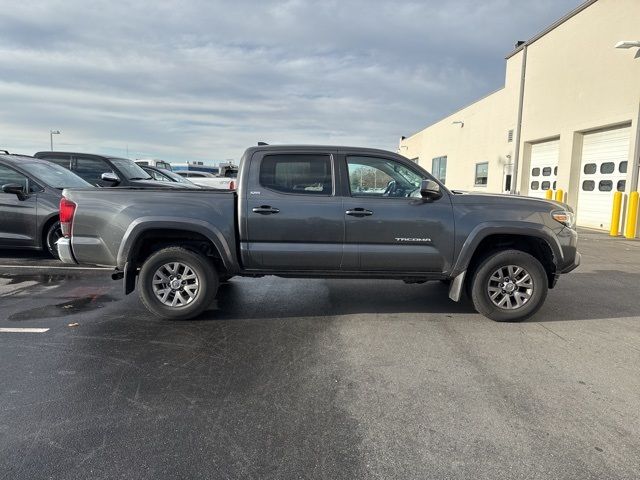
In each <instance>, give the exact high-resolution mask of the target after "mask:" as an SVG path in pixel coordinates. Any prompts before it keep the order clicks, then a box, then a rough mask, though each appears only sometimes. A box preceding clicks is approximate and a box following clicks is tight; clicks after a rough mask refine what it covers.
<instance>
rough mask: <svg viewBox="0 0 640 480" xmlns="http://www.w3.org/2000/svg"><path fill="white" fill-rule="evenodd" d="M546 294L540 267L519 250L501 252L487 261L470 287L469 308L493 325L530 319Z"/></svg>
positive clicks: (544, 279) (540, 265)
mask: <svg viewBox="0 0 640 480" xmlns="http://www.w3.org/2000/svg"><path fill="white" fill-rule="evenodd" d="M547 291H548V280H547V275H546V272H545V270H544V267H543V266H542V264H541V263H540V262H539V261H538V260H537V259H536V258H535V257H533V256H531V255H529V254H528V253H525V252H522V251H520V250H504V251H502V252H497V253H494V254H493V255H491V256H489V257H487V258H486V259H485V260H484V261H483V262H482V263H481V264H480V266H479V267H478V269H477V270H476V271H475V274H474V275H473V278H472V283H471V299H472V301H473V306H474V307H475V309H476V310H477V311H478V312H479V313H481V314H482V315H484V316H485V317H488V318H490V319H491V320H495V321H497V322H514V321H518V320H524V319H526V318H528V317H530V316H531V315H533V314H534V313H536V312H537V311H538V310H539V309H540V307H542V304H543V303H544V300H545V298H546V297H547Z"/></svg>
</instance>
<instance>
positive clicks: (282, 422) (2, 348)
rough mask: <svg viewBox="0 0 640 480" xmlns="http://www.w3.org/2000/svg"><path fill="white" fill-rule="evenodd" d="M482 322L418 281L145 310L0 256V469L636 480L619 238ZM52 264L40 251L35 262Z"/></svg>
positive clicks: (639, 281)
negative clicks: (528, 304) (544, 292)
mask: <svg viewBox="0 0 640 480" xmlns="http://www.w3.org/2000/svg"><path fill="white" fill-rule="evenodd" d="M580 250H581V252H582V255H583V257H582V259H583V264H582V266H581V267H580V268H579V269H578V270H576V271H575V272H573V273H572V274H570V275H567V276H565V277H563V278H561V280H560V282H559V285H558V287H557V288H556V289H554V290H552V291H550V294H549V297H548V299H547V303H546V304H545V306H544V307H543V308H542V310H541V311H540V312H539V313H538V314H537V315H536V316H535V317H534V318H533V319H531V320H529V321H526V322H524V323H516V324H499V323H494V322H492V321H490V320H487V319H485V318H483V317H481V316H480V315H478V314H476V313H474V312H473V311H472V310H471V308H470V307H469V306H468V305H465V304H462V305H460V304H455V303H453V302H450V301H449V300H448V299H447V292H446V287H445V286H444V285H441V284H440V283H438V282H435V283H429V284H424V285H405V284H403V283H401V282H395V281H356V280H297V279H279V278H273V277H269V278H264V279H243V278H240V279H233V280H232V281H231V282H230V283H228V284H226V285H223V286H222V287H221V289H220V294H219V300H218V301H217V304H216V305H215V309H214V310H211V311H209V312H207V313H206V314H205V315H204V316H202V317H201V318H200V319H198V320H195V321H187V322H175V321H166V320H160V319H157V318H154V317H152V316H151V315H150V314H149V313H147V311H146V310H145V309H144V308H143V307H142V305H141V304H140V302H139V301H138V299H137V296H135V295H131V296H128V297H124V296H123V294H122V293H121V285H120V282H113V281H112V280H111V279H110V277H109V275H110V272H109V271H107V270H90V269H69V268H61V264H59V263H57V262H54V261H52V260H46V259H44V258H42V257H35V258H34V257H30V256H27V255H25V254H20V255H16V254H15V253H12V252H0V257H1V258H0V272H1V273H0V328H8V329H12V328H40V329H48V330H47V331H45V332H43V333H12V332H7V331H5V332H2V333H0V355H1V361H0V379H1V382H0V384H1V385H2V388H1V389H0V478H7V479H39V478H56V479H59V478H94V479H97V478H105V479H106V478H109V479H113V478H136V479H146V478H149V479H151V478H153V479H157V478H260V479H262V478H345V479H355V478H380V479H390V478H397V479H413V478H487V479H501V478H504V479H513V478H540V479H542V478H544V479H547V478H580V479H587V478H594V479H596V478H598V479H601V478H629V479H632V478H638V477H640V456H639V455H638V452H639V451H640V300H639V297H640V242H637V241H626V240H622V239H609V238H608V237H606V236H604V235H602V234H597V233H590V232H585V233H583V234H582V237H581V242H580ZM51 267H53V268H51Z"/></svg>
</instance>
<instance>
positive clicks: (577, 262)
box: [560, 252, 582, 273]
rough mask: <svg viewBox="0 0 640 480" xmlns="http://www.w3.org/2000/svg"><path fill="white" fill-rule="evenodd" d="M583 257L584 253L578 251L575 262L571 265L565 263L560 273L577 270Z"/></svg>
mask: <svg viewBox="0 0 640 480" xmlns="http://www.w3.org/2000/svg"><path fill="white" fill-rule="evenodd" d="M581 259H582V255H580V252H576V254H575V257H574V258H573V262H571V263H569V265H565V266H564V267H563V268H562V270H561V271H560V273H569V272H570V271H572V270H575V269H576V268H578V266H579V265H580V260H581Z"/></svg>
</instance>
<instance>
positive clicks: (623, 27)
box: [508, 0, 640, 206]
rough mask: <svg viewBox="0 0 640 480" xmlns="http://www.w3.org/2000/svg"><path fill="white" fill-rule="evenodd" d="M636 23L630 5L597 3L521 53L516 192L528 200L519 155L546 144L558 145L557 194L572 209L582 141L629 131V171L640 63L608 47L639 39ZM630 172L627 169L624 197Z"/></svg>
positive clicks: (636, 8)
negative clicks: (622, 128)
mask: <svg viewBox="0 0 640 480" xmlns="http://www.w3.org/2000/svg"><path fill="white" fill-rule="evenodd" d="M638 19H640V1H638V0H599V1H597V2H595V3H594V4H592V5H590V6H589V7H588V8H586V9H585V10H583V11H582V12H580V13H578V14H577V15H576V16H574V17H572V18H571V19H570V20H568V21H567V22H565V23H563V24H562V25H560V26H558V27H557V28H555V29H554V30H552V31H551V32H549V33H548V34H546V35H545V36H543V37H542V38H540V39H538V40H537V41H536V42H534V43H533V44H531V45H530V46H529V47H528V48H527V74H526V80H525V96H524V108H523V115H522V143H521V149H522V150H521V151H522V152H524V154H523V155H522V157H521V158H522V162H521V168H520V171H521V173H522V175H520V176H519V179H520V182H519V186H520V191H521V192H523V193H528V185H529V183H528V166H529V160H530V157H529V153H530V148H527V147H528V146H529V145H530V144H531V143H533V142H536V141H540V140H542V139H546V138H550V137H557V136H559V137H560V158H559V162H558V188H561V189H563V190H564V191H566V192H567V193H568V195H567V200H568V202H569V203H570V204H571V205H572V206H575V205H576V204H577V196H578V188H577V187H578V182H579V178H580V161H581V156H580V153H581V144H582V135H583V134H584V133H586V132H588V131H592V130H597V129H601V128H607V127H611V126H615V125H620V124H631V125H632V128H631V131H632V139H631V144H632V148H630V151H629V165H633V164H634V162H633V160H634V156H635V157H636V159H637V150H636V149H635V148H633V146H634V142H635V140H636V137H637V123H638V115H639V108H640V59H634V58H633V50H619V49H614V48H613V46H614V45H615V44H616V43H617V42H618V41H620V40H636V39H639V38H638V37H640V28H639V27H638V25H639V24H638ZM508 61H510V59H509V60H508ZM636 163H637V162H636ZM632 171H633V169H632V168H629V169H628V175H629V179H628V180H627V191H628V190H629V189H630V188H631V187H632V182H631V175H632ZM636 188H637V187H636Z"/></svg>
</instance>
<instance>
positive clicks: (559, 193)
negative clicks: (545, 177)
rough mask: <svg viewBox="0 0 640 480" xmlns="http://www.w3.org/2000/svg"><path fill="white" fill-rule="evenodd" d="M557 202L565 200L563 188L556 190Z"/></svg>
mask: <svg viewBox="0 0 640 480" xmlns="http://www.w3.org/2000/svg"><path fill="white" fill-rule="evenodd" d="M556 202H564V192H563V191H562V189H561V188H560V189H558V190H556Z"/></svg>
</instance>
